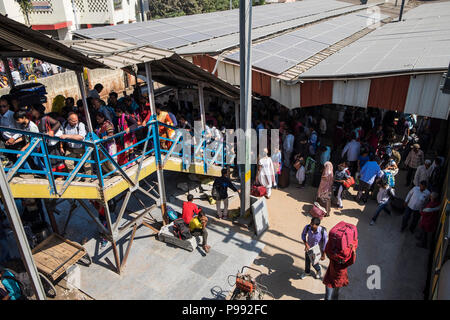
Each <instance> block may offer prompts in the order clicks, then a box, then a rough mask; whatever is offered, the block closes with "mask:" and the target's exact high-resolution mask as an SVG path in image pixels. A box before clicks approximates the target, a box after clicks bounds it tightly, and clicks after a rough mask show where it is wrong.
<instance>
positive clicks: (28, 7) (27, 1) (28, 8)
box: [16, 0, 33, 25]
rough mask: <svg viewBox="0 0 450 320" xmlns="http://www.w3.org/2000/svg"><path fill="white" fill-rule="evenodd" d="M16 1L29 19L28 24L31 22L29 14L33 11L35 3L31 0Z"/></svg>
mask: <svg viewBox="0 0 450 320" xmlns="http://www.w3.org/2000/svg"><path fill="white" fill-rule="evenodd" d="M16 2H17V3H18V4H19V6H20V11H22V13H23V15H24V16H25V17H26V19H27V24H28V25H29V24H30V17H29V14H30V13H31V12H32V11H33V4H32V3H31V0H16Z"/></svg>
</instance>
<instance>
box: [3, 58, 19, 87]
mask: <svg viewBox="0 0 450 320" xmlns="http://www.w3.org/2000/svg"><path fill="white" fill-rule="evenodd" d="M2 62H3V65H4V66H5V71H6V77H7V78H8V82H9V87H10V88H11V89H12V88H14V87H15V86H16V85H15V84H14V80H13V78H12V75H11V69H10V68H9V63H8V59H7V58H2Z"/></svg>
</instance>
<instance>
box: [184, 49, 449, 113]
mask: <svg viewBox="0 0 450 320" xmlns="http://www.w3.org/2000/svg"><path fill="white" fill-rule="evenodd" d="M192 61H193V63H194V64H196V65H199V66H200V67H202V68H204V69H205V70H208V71H209V72H211V71H212V70H213V69H214V66H215V61H216V60H215V59H214V58H212V57H209V56H207V55H200V56H194V57H193V58H192ZM216 76H218V77H219V78H221V79H222V80H224V81H227V82H228V83H230V84H232V85H237V86H239V77H240V74H239V66H237V65H234V64H230V63H226V62H223V61H221V62H220V63H219V65H218V67H217V71H216ZM441 77H442V74H428V75H417V76H409V75H404V76H392V77H383V78H374V79H362V80H348V81H341V80H335V81H331V80H323V81H319V80H314V81H307V80H305V81H304V82H303V83H302V84H300V85H299V84H296V85H292V86H289V85H286V84H285V83H284V82H283V81H282V80H279V81H278V78H276V77H271V76H269V75H267V74H264V73H261V72H258V71H255V70H253V71H252V89H253V92H255V93H258V94H260V95H262V96H270V97H271V98H272V99H273V100H275V101H277V102H279V103H280V104H282V105H283V106H285V107H287V108H290V109H293V108H298V107H310V106H319V105H323V104H331V103H334V104H342V105H348V106H356V107H362V108H367V107H368V106H369V107H375V108H380V109H387V110H396V111H400V112H406V113H416V114H418V115H421V116H429V117H433V118H438V119H448V116H449V113H450V95H447V94H443V93H442V92H441V90H440V88H439V85H440V82H441Z"/></svg>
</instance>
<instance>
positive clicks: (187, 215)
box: [181, 194, 201, 224]
mask: <svg viewBox="0 0 450 320" xmlns="http://www.w3.org/2000/svg"><path fill="white" fill-rule="evenodd" d="M187 200H188V201H186V202H183V212H182V214H181V218H183V221H184V223H186V224H189V222H191V220H192V218H193V217H194V214H198V213H199V212H200V210H201V209H199V208H198V207H197V205H196V204H195V203H193V202H192V200H194V196H193V195H192V194H188V196H187Z"/></svg>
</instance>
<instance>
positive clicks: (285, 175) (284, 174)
mask: <svg viewBox="0 0 450 320" xmlns="http://www.w3.org/2000/svg"><path fill="white" fill-rule="evenodd" d="M289 176H290V169H289V168H288V167H283V169H281V174H280V176H279V177H278V187H279V188H287V187H289Z"/></svg>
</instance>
